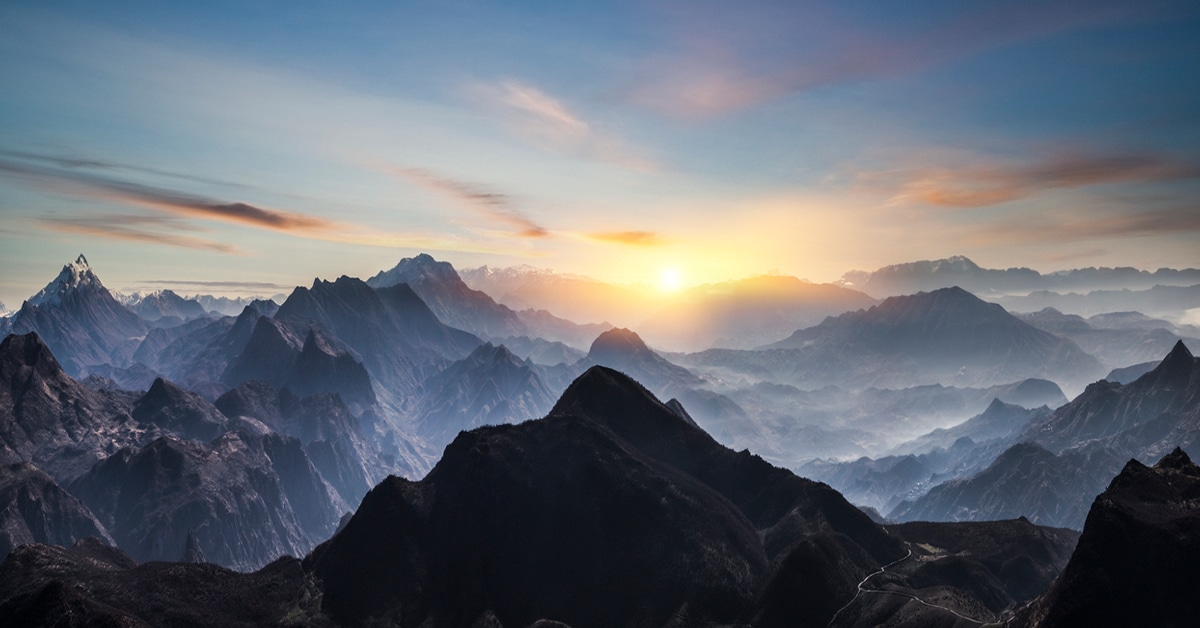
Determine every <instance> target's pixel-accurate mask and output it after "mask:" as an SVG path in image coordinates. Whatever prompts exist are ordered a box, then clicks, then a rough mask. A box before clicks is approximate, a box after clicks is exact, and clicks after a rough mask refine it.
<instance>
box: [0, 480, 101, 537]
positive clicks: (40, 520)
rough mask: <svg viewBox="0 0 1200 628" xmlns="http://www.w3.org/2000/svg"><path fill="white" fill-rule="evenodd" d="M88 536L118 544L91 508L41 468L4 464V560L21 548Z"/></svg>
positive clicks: (0, 498) (0, 493)
mask: <svg viewBox="0 0 1200 628" xmlns="http://www.w3.org/2000/svg"><path fill="white" fill-rule="evenodd" d="M88 536H94V537H98V538H100V539H102V540H104V542H106V543H109V544H114V541H113V539H112V537H111V536H109V534H108V531H107V530H105V529H104V526H103V525H102V524H101V523H100V522H99V521H98V520H97V519H96V517H95V516H94V515H93V514H92V512H91V511H90V510H88V509H87V506H84V505H83V504H82V503H80V501H79V500H78V499H75V498H74V497H73V496H71V494H70V493H68V492H66V491H65V490H63V489H62V487H60V486H59V485H58V484H56V483H55V482H54V480H53V479H52V478H51V477H50V476H48V475H46V474H45V473H43V472H42V471H41V470H40V469H38V468H37V467H35V466H33V465H32V464H29V463H17V464H11V465H0V561H2V560H4V557H6V556H8V553H9V552H11V551H13V549H15V548H16V547H17V546H19V545H26V544H29V543H48V544H53V545H63V546H71V545H74V544H75V542H76V541H78V540H80V539H82V538H84V537H88Z"/></svg>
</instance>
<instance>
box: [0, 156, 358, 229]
mask: <svg viewBox="0 0 1200 628" xmlns="http://www.w3.org/2000/svg"><path fill="white" fill-rule="evenodd" d="M0 172H3V173H6V174H9V175H11V176H16V177H19V178H23V179H27V180H31V181H34V182H36V183H38V184H40V185H42V186H44V187H48V188H50V189H52V190H56V191H65V192H68V193H73V194H75V195H80V196H85V197H89V196H91V197H101V198H107V199H110V200H115V201H123V202H127V203H133V204H136V205H141V206H144V207H150V208H153V209H157V210H160V211H166V212H170V213H174V214H177V215H184V216H190V217H196V218H208V219H212V220H220V221H224V222H231V223H237V224H242V225H249V226H253V227H259V228H263V229H271V230H274V231H282V232H285V233H291V232H299V233H311V232H315V231H319V230H328V229H333V228H335V227H336V225H335V224H334V223H332V222H330V221H327V220H323V219H320V218H315V217H312V216H307V215H304V214H299V213H294V212H286V211H279V210H273V209H265V208H262V207H256V206H254V205H251V204H249V203H243V202H222V201H217V200H213V199H210V198H206V197H204V196H199V195H195V194H189V193H186V192H180V191H175V190H168V189H165V188H161V187H156V186H150V185H143V184H140V183H133V182H131V181H123V180H119V179H114V178H110V177H102V176H98V175H95V174H91V173H86V172H77V171H74V170H56V169H50V168H42V167H39V166H31V165H27V164H21V163H17V162H13V161H8V160H0Z"/></svg>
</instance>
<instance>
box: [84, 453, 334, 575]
mask: <svg viewBox="0 0 1200 628" xmlns="http://www.w3.org/2000/svg"><path fill="white" fill-rule="evenodd" d="M68 488H69V490H70V491H71V492H72V493H73V494H75V495H78V496H79V497H80V499H81V500H82V501H83V502H84V503H85V504H87V505H88V507H89V508H90V509H91V510H92V512H94V513H95V514H96V516H97V518H98V519H100V521H101V522H102V523H104V526H105V527H106V528H107V529H108V530H109V531H110V532H111V534H112V537H113V539H115V540H116V542H117V544H118V545H119V546H120V547H121V548H123V549H125V550H126V551H128V552H129V553H130V555H132V556H133V557H134V558H135V559H137V560H139V561H147V560H176V559H178V558H179V557H180V556H181V555H182V553H183V552H184V549H185V547H186V545H187V537H188V535H189V533H192V532H194V534H195V535H196V538H197V539H198V541H199V546H200V549H201V550H202V551H203V553H204V555H205V556H207V557H208V559H209V560H211V561H213V562H216V563H219V564H222V565H226V566H229V567H232V568H235V569H243V570H246V569H257V568H259V567H262V566H263V565H265V564H267V563H268V562H270V561H272V560H274V559H275V558H277V557H279V556H282V555H285V554H287V555H292V556H298V555H303V554H304V553H306V552H307V551H308V550H309V549H311V548H312V546H314V545H315V544H316V543H317V542H319V541H320V540H321V539H324V538H326V537H328V536H329V535H330V534H332V533H333V531H334V530H335V527H336V525H337V522H338V518H339V517H340V516H341V513H342V512H344V511H345V510H346V508H347V506H346V504H345V503H344V502H343V501H342V500H341V499H340V498H339V497H337V495H336V493H334V491H333V490H332V489H331V488H330V487H329V485H328V484H327V483H325V482H324V481H323V480H322V479H321V477H320V475H319V474H318V473H317V471H316V469H315V468H313V465H312V463H311V462H310V461H309V460H308V457H307V456H306V455H305V453H304V450H303V448H302V447H301V445H300V442H299V441H297V440H295V439H292V438H288V437H285V436H280V435H277V434H265V435H252V434H248V433H245V432H243V431H235V432H228V433H226V434H224V435H222V436H220V437H218V438H216V439H214V440H212V441H210V442H209V443H196V442H190V441H181V440H178V439H176V438H173V437H162V438H159V439H157V440H155V441H153V442H151V443H150V444H148V445H146V446H145V447H141V448H132V447H130V448H125V449H122V450H120V451H117V452H116V453H114V454H113V455H111V456H109V457H108V458H106V459H105V460H103V461H101V462H100V463H98V464H97V465H96V466H95V467H93V468H92V469H91V470H90V471H88V473H86V474H85V475H83V476H82V477H80V478H79V479H77V480H75V481H74V482H72V483H71V484H70V485H69V487H68Z"/></svg>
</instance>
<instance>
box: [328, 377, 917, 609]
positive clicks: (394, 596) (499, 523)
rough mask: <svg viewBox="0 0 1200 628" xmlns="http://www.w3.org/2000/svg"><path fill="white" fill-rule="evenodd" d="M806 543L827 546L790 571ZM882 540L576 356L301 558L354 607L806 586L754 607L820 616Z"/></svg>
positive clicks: (594, 600)
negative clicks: (539, 400)
mask: <svg viewBox="0 0 1200 628" xmlns="http://www.w3.org/2000/svg"><path fill="white" fill-rule="evenodd" d="M822 552H832V553H833V554H834V555H837V556H840V558H836V559H829V558H822V559H820V561H819V562H818V563H816V564H814V565H810V567H808V568H805V569H806V571H804V572H803V573H799V572H797V571H796V569H797V568H798V566H799V565H800V564H808V561H807V560H806V559H804V558H802V557H812V556H815V555H818V554H820V553H822ZM900 555H902V550H901V549H900V547H899V546H898V544H897V542H896V541H894V540H893V539H891V538H889V537H888V535H887V534H886V533H885V532H884V531H883V530H882V529H881V528H879V527H878V526H876V525H875V524H874V523H872V522H871V521H870V520H869V519H868V518H867V517H866V515H864V514H862V513H861V512H860V511H858V510H857V509H856V508H854V507H853V506H851V505H850V504H848V503H847V502H846V501H845V500H844V499H842V498H841V496H840V495H838V494H837V493H836V492H834V491H833V490H832V489H829V488H828V487H827V486H824V485H821V484H816V483H813V482H810V481H808V480H804V479H801V478H798V477H796V476H794V475H792V474H791V473H789V472H787V471H785V470H782V469H778V468H775V467H772V466H771V465H769V464H767V463H766V462H764V461H762V460H761V459H759V458H757V457H755V456H753V455H751V454H749V453H747V452H742V453H740V454H739V453H735V452H733V451H730V450H728V449H725V448H724V447H722V446H721V445H719V444H718V443H716V442H715V441H713V440H712V438H711V437H709V436H708V435H707V434H705V433H704V432H703V431H701V430H699V429H698V428H696V427H695V426H694V425H692V424H690V423H689V422H687V421H686V420H684V419H683V418H681V417H680V416H679V415H678V414H676V412H674V411H672V410H671V409H670V408H668V407H667V406H665V405H663V404H662V403H660V402H658V401H657V400H656V399H655V398H654V397H653V396H652V395H650V394H649V393H648V392H647V391H646V390H645V389H644V388H642V387H641V386H640V385H638V384H637V383H636V382H634V381H633V380H631V379H629V378H628V377H627V376H625V375H622V374H620V373H617V372H615V371H612V370H610V369H606V368H602V367H594V368H592V369H590V370H589V371H588V372H587V373H585V374H584V375H582V376H581V377H580V378H579V379H578V380H576V382H575V383H574V384H572V386H571V387H570V388H569V389H568V390H567V391H566V393H564V395H563V396H562V398H561V399H560V400H559V402H558V404H556V406H555V408H554V409H553V410H552V411H551V413H550V415H549V416H548V417H547V418H546V419H542V420H538V421H530V422H526V423H523V424H521V425H515V426H511V425H506V426H496V427H487V428H481V429H477V430H475V431H472V432H465V433H463V434H461V435H459V437H458V438H457V439H455V441H454V442H453V443H452V444H451V445H450V446H449V447H448V448H447V450H446V453H445V455H444V456H443V458H442V461H441V462H439V464H438V466H437V467H435V469H434V470H433V471H432V472H431V473H430V474H429V476H427V477H426V478H425V479H424V480H422V481H421V482H408V481H404V480H400V479H397V478H389V479H388V480H386V481H385V482H383V483H382V484H381V485H380V486H378V487H376V488H375V489H374V490H373V491H372V492H371V493H370V494H368V496H367V497H366V498H365V499H364V500H363V504H362V506H361V507H360V508H359V510H358V512H356V513H355V515H354V517H353V518H352V519H351V520H350V522H349V523H348V524H347V525H346V527H345V528H344V529H343V530H342V531H341V532H340V533H339V534H338V535H337V536H335V537H334V538H333V539H332V540H331V541H330V542H329V543H326V544H324V545H322V546H321V547H319V548H318V549H317V550H315V551H314V552H313V554H312V555H311V556H309V558H308V559H306V564H307V565H309V566H310V567H311V568H312V569H313V570H314V573H316V574H317V575H318V576H319V577H321V578H322V579H323V581H324V582H325V583H326V598H325V608H326V609H327V610H329V611H330V612H331V613H332V614H333V616H334V618H335V619H338V620H340V621H349V622H355V623H356V622H360V621H368V620H370V619H372V618H374V619H377V620H383V621H389V622H398V623H400V624H401V625H416V624H419V623H421V622H422V621H426V620H433V621H434V622H436V623H438V624H444V625H470V624H471V623H472V622H474V621H475V620H476V619H477V618H479V617H481V616H485V615H486V614H487V613H489V612H490V613H492V614H493V615H494V617H495V618H497V619H498V620H499V622H501V623H503V624H505V625H527V624H529V623H531V622H533V621H535V620H538V619H554V620H557V621H562V622H565V623H567V624H570V625H573V626H620V625H664V624H666V623H668V621H669V620H670V618H671V617H672V616H678V613H686V614H687V615H688V616H690V617H693V618H696V619H697V620H701V619H704V620H711V621H719V622H724V623H728V622H731V621H733V620H735V619H736V618H738V617H744V618H749V617H752V616H754V615H755V614H756V612H757V611H756V610H755V606H756V601H755V600H756V596H757V595H758V592H759V591H764V592H765V593H764V594H765V595H767V596H768V597H770V598H771V599H774V598H775V596H783V595H785V592H790V593H786V595H789V596H791V597H795V596H796V595H797V594H800V597H801V598H803V599H805V600H807V601H809V602H810V604H806V605H803V608H800V609H790V608H789V609H783V608H782V607H777V606H774V605H772V606H771V608H772V612H773V613H774V615H770V616H764V617H762V618H760V619H762V625H786V624H787V622H791V623H792V624H793V625H794V623H795V622H796V621H804V622H812V621H816V619H817V618H820V617H825V618H826V621H827V618H828V617H829V616H831V615H832V613H833V611H834V610H836V606H835V602H836V599H837V598H839V597H846V598H848V597H849V596H850V595H852V594H853V588H854V587H853V583H854V582H855V581H857V579H858V578H860V577H861V575H860V574H862V573H865V572H866V570H868V569H870V568H872V566H873V565H876V564H878V563H880V562H883V561H885V560H890V559H894V558H896V557H898V556H900ZM580 565H588V566H589V567H588V569H580V568H579V566H580ZM812 570H815V571H812ZM805 574H807V575H805ZM800 584H803V585H805V588H802V589H795V587H796V586H799V585H800ZM801 592H802V593H801Z"/></svg>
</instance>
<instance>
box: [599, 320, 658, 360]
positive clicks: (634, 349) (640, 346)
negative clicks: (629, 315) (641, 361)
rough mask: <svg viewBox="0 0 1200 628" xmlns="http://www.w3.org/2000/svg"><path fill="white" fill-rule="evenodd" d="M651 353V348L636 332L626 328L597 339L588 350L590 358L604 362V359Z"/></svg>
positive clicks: (603, 334)
mask: <svg viewBox="0 0 1200 628" xmlns="http://www.w3.org/2000/svg"><path fill="white" fill-rule="evenodd" d="M649 351H650V348H649V347H647V346H646V343H645V342H643V341H642V337H641V336H639V335H637V333H636V332H634V331H633V330H630V329H625V328H624V327H614V328H612V329H610V330H608V331H606V332H604V333H602V334H600V335H599V336H597V337H596V340H595V341H593V342H592V346H591V348H590V349H588V357H590V358H592V359H594V360H596V361H602V360H603V359H604V358H611V357H625V356H630V355H637V354H641V353H648V352H649Z"/></svg>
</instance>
